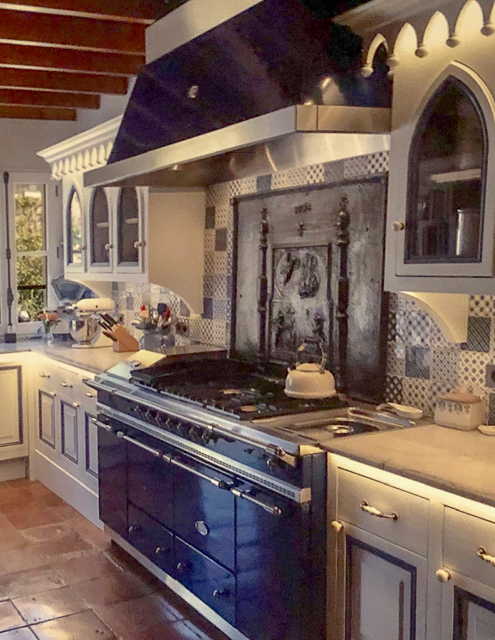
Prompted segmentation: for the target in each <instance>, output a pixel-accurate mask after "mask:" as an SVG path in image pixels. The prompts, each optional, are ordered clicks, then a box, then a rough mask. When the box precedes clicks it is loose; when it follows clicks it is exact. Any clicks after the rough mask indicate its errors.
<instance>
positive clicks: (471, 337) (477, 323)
mask: <svg viewBox="0 0 495 640" xmlns="http://www.w3.org/2000/svg"><path fill="white" fill-rule="evenodd" d="M491 324H492V323H491V318H485V317H478V316H470V317H469V318H468V331H467V341H466V342H465V343H463V344H462V347H461V348H462V349H463V350H465V351H479V352H485V353H488V352H489V351H490V336H491Z"/></svg>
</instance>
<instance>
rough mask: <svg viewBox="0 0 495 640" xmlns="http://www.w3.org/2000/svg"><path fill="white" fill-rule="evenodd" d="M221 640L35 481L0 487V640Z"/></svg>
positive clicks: (215, 632)
mask: <svg viewBox="0 0 495 640" xmlns="http://www.w3.org/2000/svg"><path fill="white" fill-rule="evenodd" d="M93 639H94V640H116V639H119V640H227V638H226V636H224V635H223V634H222V633H220V632H219V631H218V630H216V629H215V628H214V627H213V626H212V625H210V624H209V623H208V622H207V621H206V620H205V619H204V618H202V617H201V616H200V615H199V614H197V613H196V612H195V611H194V610H193V609H191V608H190V607H189V606H188V605H187V604H186V603H184V602H183V601H182V600H181V599H180V598H178V597H177V596H175V594H173V593H172V592H171V591H170V590H169V589H167V588H166V587H165V586H163V585H162V584H161V583H160V582H159V581H158V580H156V579H155V578H154V577H153V576H152V575H151V574H149V573H148V572H147V571H145V570H144V569H143V568H142V567H141V566H140V565H139V564H138V563H137V562H136V561H135V560H133V558H131V557H130V556H129V555H128V554H126V553H125V552H124V551H123V550H121V549H119V547H117V546H115V545H114V544H112V543H111V541H110V539H109V538H108V536H107V535H106V534H105V533H103V532H102V531H100V529H97V528H96V527H95V526H93V525H92V524H91V523H90V522H89V521H88V520H86V519H85V518H83V517H82V516H81V515H79V514H78V513H77V511H75V510H74V509H72V507H70V506H69V505H67V504H65V503H64V501H63V500H61V499H60V498H59V497H58V496H56V495H55V494H53V493H52V492H51V491H49V490H48V489H47V488H46V487H44V486H43V485H42V484H40V483H39V482H29V481H28V480H16V481H13V482H3V483H0V640H93Z"/></svg>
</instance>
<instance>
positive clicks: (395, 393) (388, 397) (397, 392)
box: [384, 376, 403, 404]
mask: <svg viewBox="0 0 495 640" xmlns="http://www.w3.org/2000/svg"><path fill="white" fill-rule="evenodd" d="M384 400H385V401H386V402H397V403H399V404H401V403H402V402H403V379H402V378H401V377H399V376H385V397H384Z"/></svg>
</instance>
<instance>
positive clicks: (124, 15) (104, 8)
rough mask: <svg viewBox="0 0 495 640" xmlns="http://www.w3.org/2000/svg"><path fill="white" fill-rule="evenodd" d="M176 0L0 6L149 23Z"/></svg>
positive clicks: (53, 0) (58, 0)
mask: <svg viewBox="0 0 495 640" xmlns="http://www.w3.org/2000/svg"><path fill="white" fill-rule="evenodd" d="M174 5H177V1H176V0H112V2H105V3H103V2H101V0H10V1H9V2H0V8H5V9H14V8H18V9H19V10H21V11H33V12H37V13H38V12H39V13H55V12H56V13H58V14H59V15H74V16H80V17H89V16H91V17H99V18H103V19H105V18H106V19H111V20H122V21H127V22H137V23H142V24H152V23H153V22H154V21H155V20H158V19H159V18H161V17H162V16H163V15H164V14H165V13H167V12H168V10H169V9H171V8H173V7H174Z"/></svg>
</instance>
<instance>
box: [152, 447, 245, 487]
mask: <svg viewBox="0 0 495 640" xmlns="http://www.w3.org/2000/svg"><path fill="white" fill-rule="evenodd" d="M162 459H163V460H165V462H168V463H169V464H172V465H174V466H175V467H179V468H180V469H183V470H184V471H187V472H188V473H192V474H193V475H194V476H197V477H198V478H201V479H202V480H207V481H208V482H210V483H211V484H212V485H214V486H215V487H218V488H219V489H226V490H227V491H229V490H230V488H231V486H232V485H231V484H229V483H228V482H226V481H225V480H218V479H217V478H211V477H210V476H207V475H206V474H205V473H201V471H197V470H196V469H192V468H191V467H189V466H188V465H187V464H185V463H184V462H181V461H180V460H178V459H177V458H175V457H174V456H171V455H170V454H166V453H164V454H163V455H162Z"/></svg>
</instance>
